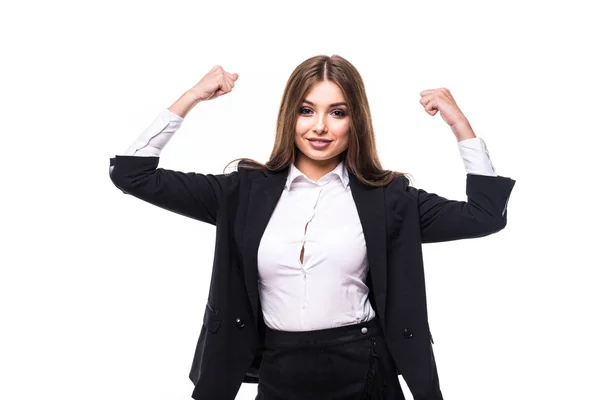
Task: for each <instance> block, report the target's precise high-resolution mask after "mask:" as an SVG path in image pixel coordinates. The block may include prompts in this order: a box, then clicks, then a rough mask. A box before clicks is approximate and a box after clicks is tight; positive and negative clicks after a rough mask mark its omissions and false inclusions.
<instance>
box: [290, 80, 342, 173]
mask: <svg viewBox="0 0 600 400" xmlns="http://www.w3.org/2000/svg"><path fill="white" fill-rule="evenodd" d="M349 127H350V116H349V115H348V106H347V105H346V103H345V99H344V96H343V95H342V91H341V90H340V88H339V86H337V85H336V84H335V83H333V82H330V81H322V82H319V83H317V84H315V85H314V86H313V87H312V89H311V90H310V91H309V92H308V94H307V95H306V98H305V99H304V102H303V103H302V104H301V105H300V109H299V110H298V119H297V120H296V136H295V143H296V146H298V149H300V153H298V157H297V159H298V164H304V165H306V164H313V165H317V166H320V167H331V168H333V167H335V166H336V165H337V164H338V163H339V157H338V156H339V154H340V153H342V152H343V151H344V150H346V148H347V147H348V131H349ZM309 139H326V140H328V141H329V143H328V144H326V145H325V146H323V145H320V142H311V141H309Z"/></svg>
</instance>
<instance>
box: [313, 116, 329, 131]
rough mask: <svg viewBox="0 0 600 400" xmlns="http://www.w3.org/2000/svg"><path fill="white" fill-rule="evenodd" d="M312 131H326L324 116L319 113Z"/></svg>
mask: <svg viewBox="0 0 600 400" xmlns="http://www.w3.org/2000/svg"><path fill="white" fill-rule="evenodd" d="M313 132H315V133H318V132H327V127H326V126H325V116H323V115H321V117H319V118H318V119H317V123H316V124H315V126H313Z"/></svg>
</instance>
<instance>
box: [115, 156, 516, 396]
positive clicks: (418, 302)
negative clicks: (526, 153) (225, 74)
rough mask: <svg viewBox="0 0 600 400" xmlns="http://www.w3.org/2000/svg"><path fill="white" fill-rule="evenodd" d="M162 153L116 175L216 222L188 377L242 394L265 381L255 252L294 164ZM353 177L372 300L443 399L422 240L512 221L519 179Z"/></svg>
mask: <svg viewBox="0 0 600 400" xmlns="http://www.w3.org/2000/svg"><path fill="white" fill-rule="evenodd" d="M158 162H159V158H158V157H136V156H116V157H115V158H111V159H110V165H111V166H114V168H113V169H111V175H110V178H111V180H112V182H113V183H114V184H115V185H116V186H117V187H118V188H119V189H121V190H122V191H123V192H124V193H126V194H130V195H132V196H135V197H137V198H139V199H142V200H144V201H147V202H149V203H152V204H154V205H156V206H159V207H162V208H164V209H166V210H169V211H172V212H175V213H178V214H181V215H185V216H187V217H190V218H194V219H197V220H199V221H202V222H207V223H209V224H212V225H215V226H216V241H215V252H214V262H213V267H212V277H211V282H210V291H209V295H208V302H207V304H206V309H205V311H204V318H203V325H202V329H201V331H200V337H199V339H198V344H197V347H196V352H195V355H194V359H193V362H192V367H191V371H190V374H189V378H190V379H191V380H192V382H193V383H194V385H195V389H194V391H193V393H192V398H194V399H234V398H235V396H236V394H237V392H238V390H239V388H240V386H241V384H242V382H253V383H257V382H258V369H259V367H260V362H261V360H262V357H261V354H262V346H263V343H264V342H263V337H264V336H263V335H264V327H265V325H264V321H263V318H262V312H261V307H260V302H259V296H258V283H257V280H258V269H257V262H256V259H257V252H258V245H259V242H260V239H261V236H262V234H263V232H264V230H265V228H266V226H267V223H268V221H269V218H270V216H271V214H272V212H273V210H274V208H275V205H276V204H277V201H278V200H279V197H280V195H281V193H282V191H283V189H284V185H285V181H286V178H287V172H288V169H287V168H286V169H285V170H282V171H279V172H269V171H266V170H249V169H246V168H243V167H242V165H240V166H238V170H237V171H234V172H231V173H228V174H220V175H212V174H206V175H204V174H200V173H191V172H190V173H184V172H178V171H172V170H166V169H163V168H158ZM349 177H350V188H351V191H352V197H353V198H354V201H355V204H356V207H357V210H358V214H359V216H360V221H361V224H362V227H363V233H364V236H365V241H366V247H367V256H368V260H369V273H368V275H367V284H368V286H369V289H370V294H369V299H370V301H371V304H372V305H373V307H374V308H375V312H376V313H377V315H378V316H379V317H380V320H381V325H382V327H383V333H384V336H385V340H386V343H387V345H388V347H389V349H390V352H391V354H392V356H393V359H394V361H395V363H396V366H397V369H398V371H397V372H398V374H402V376H403V377H404V380H405V381H406V383H407V385H408V387H409V389H410V390H411V392H412V394H413V397H414V399H415V400H441V399H442V393H441V391H440V387H439V380H438V374H437V369H436V364H435V358H434V354H433V347H432V344H433V337H432V335H431V332H430V330H429V323H428V319H427V302H426V294H425V280H424V270H423V257H422V248H421V244H422V243H431V242H444V241H450V240H458V239H467V238H476V237H482V236H487V235H490V234H492V233H495V232H498V231H500V230H501V229H503V228H504V227H505V226H506V217H507V203H508V199H509V196H510V193H511V191H512V188H513V186H514V184H515V180H513V179H510V178H507V177H502V176H497V177H491V176H484V175H473V174H467V178H466V193H467V197H468V200H467V201H466V202H465V201H456V200H448V199H446V198H444V197H441V196H438V195H436V194H434V193H427V192H425V191H424V190H422V189H416V188H414V187H412V186H410V185H409V182H408V179H407V178H406V177H404V176H401V177H397V178H396V179H395V180H394V181H393V182H391V183H390V184H389V185H387V186H385V187H379V188H372V187H368V186H366V185H364V184H362V183H361V182H360V181H358V179H357V178H356V176H355V175H354V174H352V173H351V172H349Z"/></svg>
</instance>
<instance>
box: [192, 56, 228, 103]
mask: <svg viewBox="0 0 600 400" xmlns="http://www.w3.org/2000/svg"><path fill="white" fill-rule="evenodd" d="M237 78H238V74H236V73H233V74H230V73H229V72H227V71H225V70H224V69H223V67H221V66H220V65H215V66H214V67H213V68H212V69H211V70H210V71H208V73H207V74H206V75H204V77H202V79H200V82H198V83H197V84H196V85H195V86H194V87H193V88H191V89H190V90H189V92H191V93H193V94H194V95H195V96H196V98H197V99H198V100H199V101H204V100H212V99H216V98H217V97H219V96H222V95H224V94H225V93H229V92H231V90H232V89H233V87H234V86H235V81H236V80H237Z"/></svg>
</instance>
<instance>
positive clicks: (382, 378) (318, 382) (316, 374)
mask: <svg viewBox="0 0 600 400" xmlns="http://www.w3.org/2000/svg"><path fill="white" fill-rule="evenodd" d="M295 399H298V400H300V399H302V400H307V399H309V400H320V399H323V400H392V399H394V400H405V398H404V394H403V393H402V389H401V387H400V381H399V380H398V374H397V373H396V366H395V364H394V361H393V359H392V357H391V355H390V353H389V350H388V348H387V345H386V344H385V340H384V339H383V336H382V333H381V328H380V325H379V318H378V317H375V318H373V319H372V320H370V321H367V322H362V323H359V324H353V325H346V326H340V327H336V328H331V329H321V330H315V331H304V332H284V331H277V330H273V329H270V328H269V327H266V331H265V351H264V353H263V358H262V362H261V366H260V370H259V383H258V395H257V396H256V400H295Z"/></svg>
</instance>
